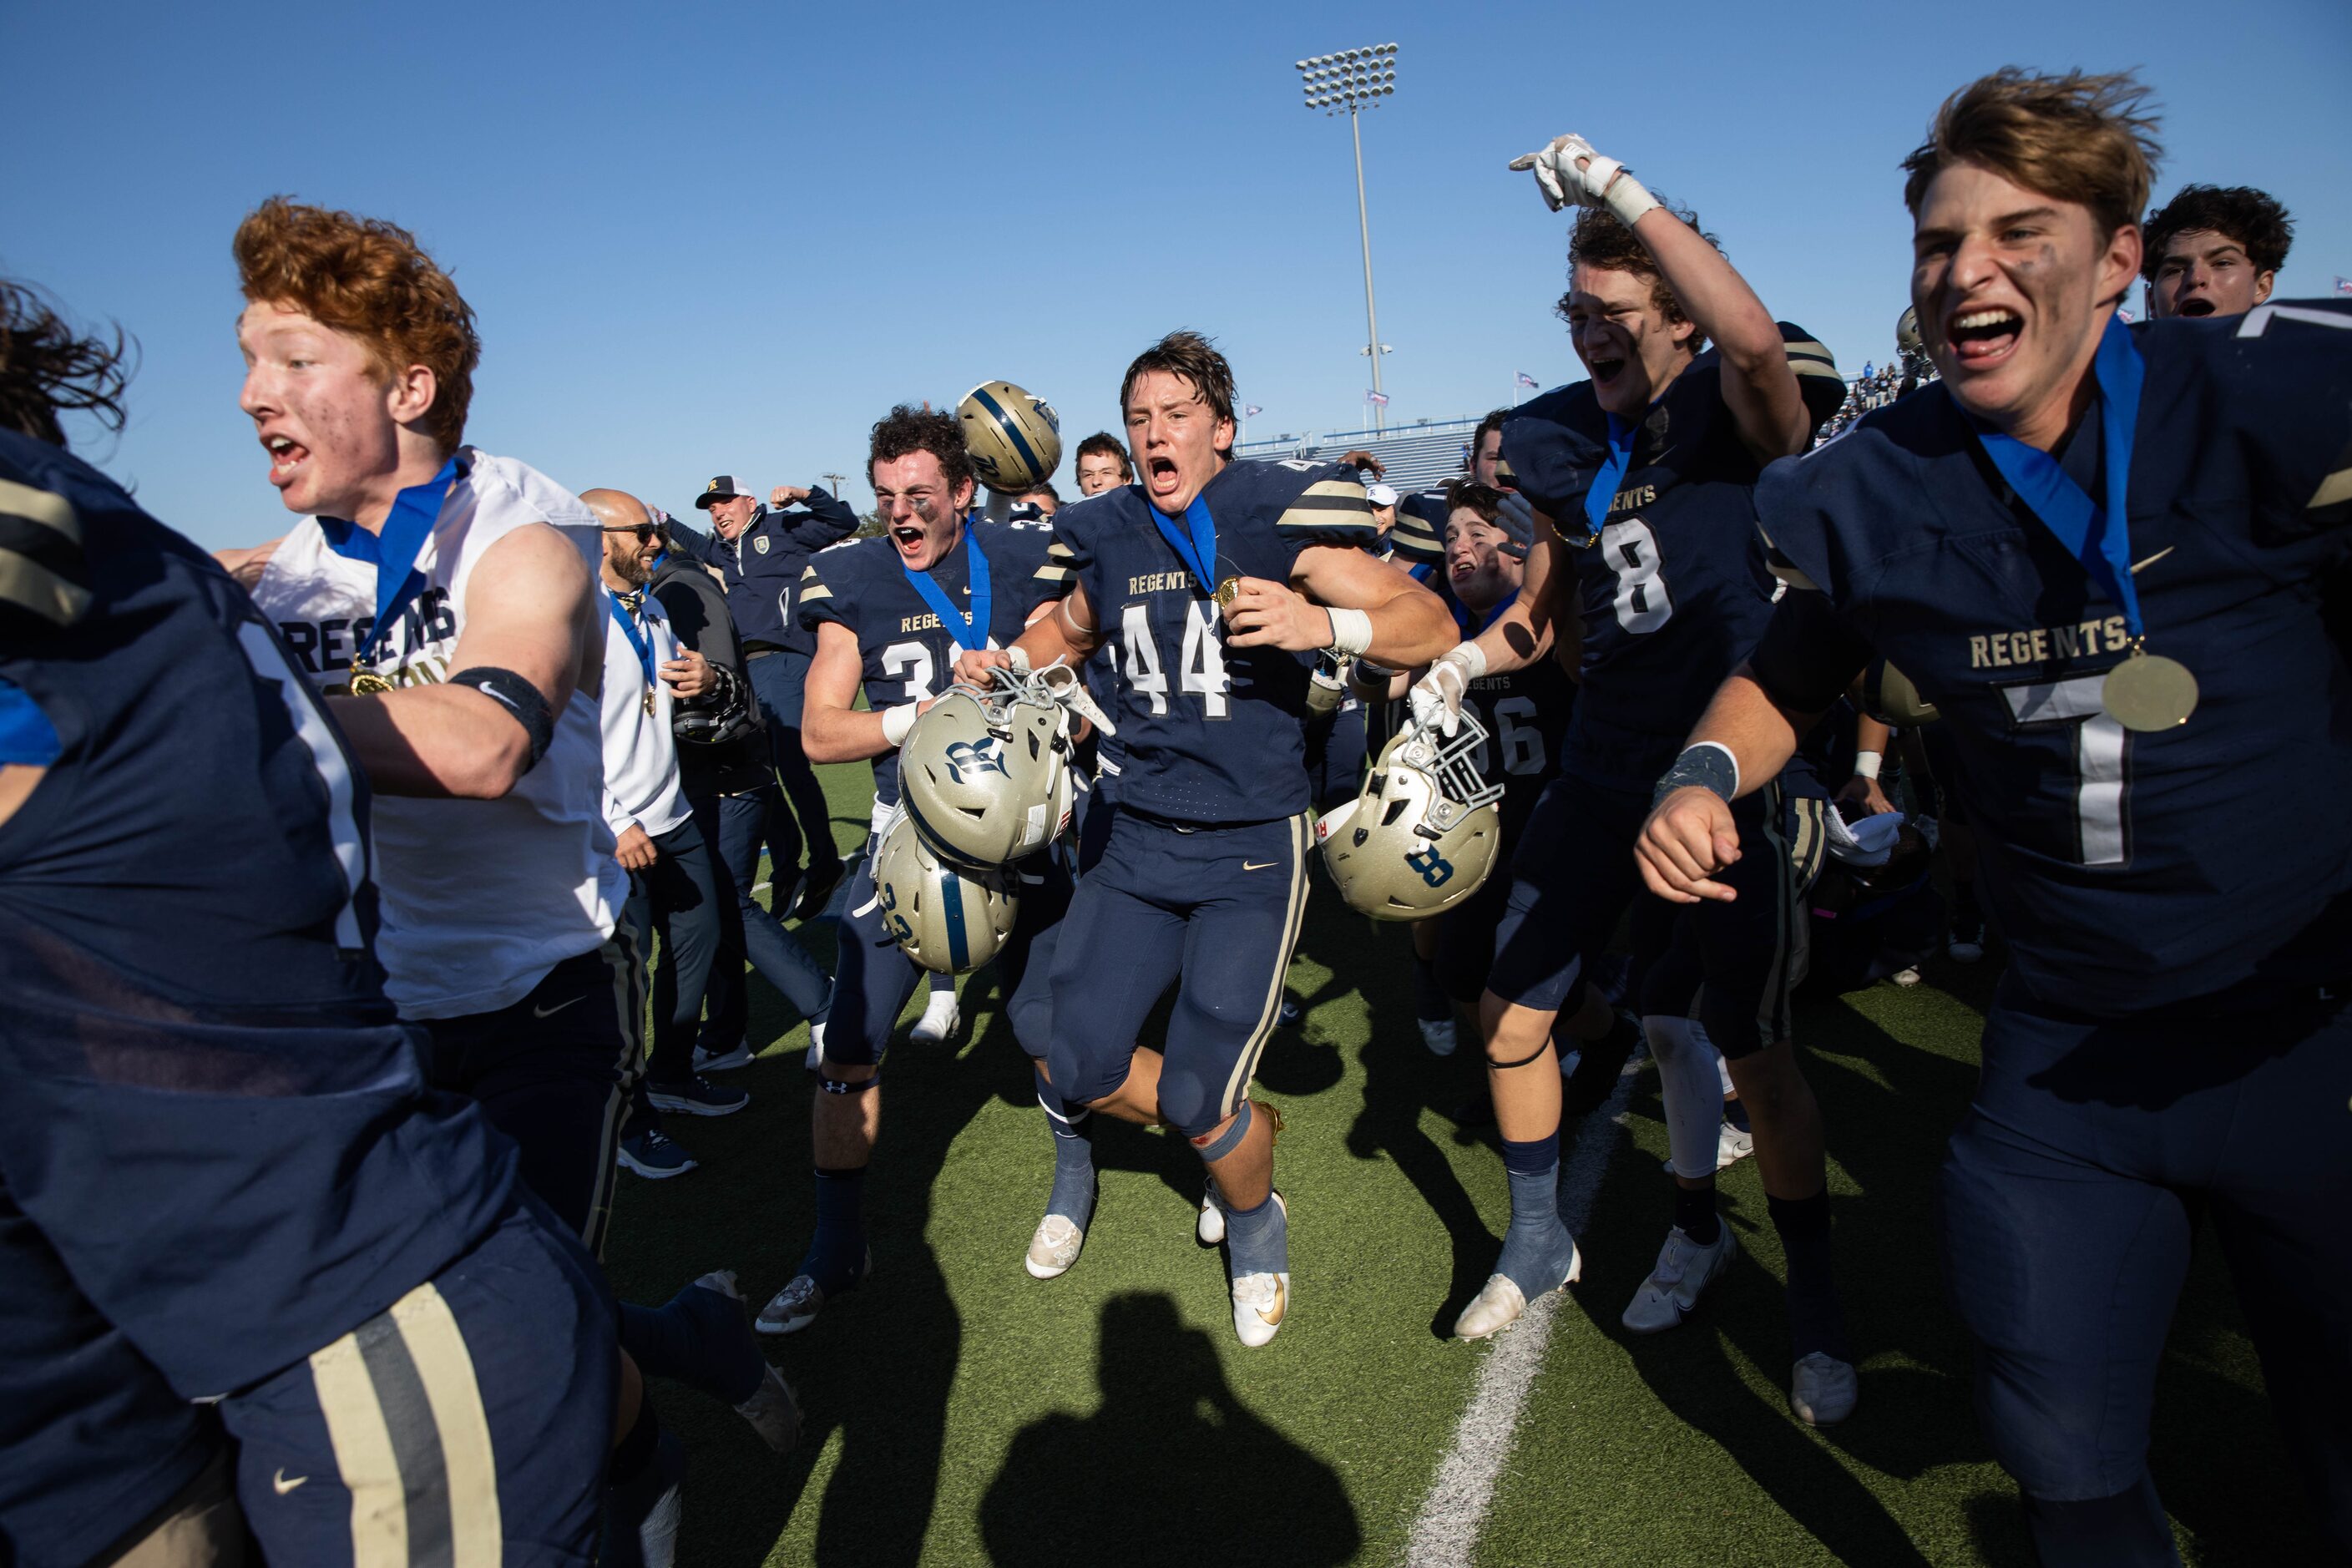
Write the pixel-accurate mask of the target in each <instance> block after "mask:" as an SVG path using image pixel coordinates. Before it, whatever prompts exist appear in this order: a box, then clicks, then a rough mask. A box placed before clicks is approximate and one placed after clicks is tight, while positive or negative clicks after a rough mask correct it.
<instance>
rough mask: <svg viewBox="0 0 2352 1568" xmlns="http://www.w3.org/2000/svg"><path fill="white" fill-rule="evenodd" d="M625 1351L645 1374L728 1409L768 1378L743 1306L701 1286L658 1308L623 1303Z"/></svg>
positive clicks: (749, 1394) (696, 1286) (745, 1397)
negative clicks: (694, 1391) (696, 1392)
mask: <svg viewBox="0 0 2352 1568" xmlns="http://www.w3.org/2000/svg"><path fill="white" fill-rule="evenodd" d="M621 1348H622V1349H623V1350H625V1351H627V1352H629V1354H630V1355H631V1356H632V1357H634V1358H635V1361H636V1363H637V1370H638V1371H640V1372H642V1373H645V1374H646V1376H648V1377H674V1378H676V1379H677V1380H678V1381H679V1382H680V1383H684V1384H691V1385H692V1386H694V1387H696V1388H698V1389H700V1390H702V1392H703V1393H705V1394H709V1395H710V1396H711V1397H712V1398H714V1399H717V1400H720V1401H722V1402H724V1403H726V1404H728V1405H740V1404H742V1403H743V1402H744V1401H745V1400H747V1399H749V1398H751V1395H753V1394H757V1393H759V1392H760V1382H761V1379H762V1378H764V1377H766V1376H767V1375H768V1362H767V1358H766V1357H765V1356H763V1355H761V1353H760V1344H759V1342H758V1341H757V1340H756V1339H754V1338H753V1337H752V1334H751V1321H750V1320H748V1319H747V1318H745V1316H744V1315H743V1303H741V1302H740V1301H738V1300H735V1299H734V1298H732V1297H730V1296H728V1295H725V1294H722V1293H721V1292H719V1291H717V1290H713V1289H709V1288H708V1287H706V1286H702V1285H688V1287H687V1288H686V1289H683V1290H680V1291H679V1292H678V1293H677V1295H675V1296H673V1297H671V1298H670V1299H669V1300H668V1302H667V1304H666V1305H663V1306H659V1307H644V1306H639V1305H638V1304H637V1303H636V1302H635V1301H624V1302H622V1303H621Z"/></svg>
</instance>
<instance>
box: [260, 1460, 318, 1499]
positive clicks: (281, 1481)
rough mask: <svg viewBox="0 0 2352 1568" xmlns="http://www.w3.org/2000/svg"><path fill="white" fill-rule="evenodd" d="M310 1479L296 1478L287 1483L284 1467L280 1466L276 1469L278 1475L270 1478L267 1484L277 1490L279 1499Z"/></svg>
mask: <svg viewBox="0 0 2352 1568" xmlns="http://www.w3.org/2000/svg"><path fill="white" fill-rule="evenodd" d="M309 1479H310V1477H308V1476H296V1477H295V1478H294V1479H292V1480H290V1481H289V1480H288V1479H286V1469H285V1467H284V1466H282V1465H281V1466H279V1467H278V1474H277V1475H275V1476H273V1477H271V1478H270V1481H269V1484H270V1486H272V1487H273V1488H275V1489H277V1492H278V1496H279V1497H284V1496H285V1495H286V1494H287V1493H288V1492H290V1491H292V1490H293V1489H295V1488H296V1487H299V1486H300V1485H301V1484H302V1483H303V1482H304V1481H307V1480H309Z"/></svg>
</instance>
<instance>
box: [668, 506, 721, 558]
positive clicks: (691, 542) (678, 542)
mask: <svg viewBox="0 0 2352 1568" xmlns="http://www.w3.org/2000/svg"><path fill="white" fill-rule="evenodd" d="M665 532H666V533H667V535H668V537H669V547H670V548H671V549H672V550H675V551H677V552H678V553H679V554H680V555H683V556H685V557H686V558H687V559H688V561H693V562H697V563H700V564H702V565H705V566H708V565H709V564H710V535H709V534H707V533H705V532H703V531H701V530H700V529H698V528H695V527H692V526H690V525H688V524H687V523H683V522H680V521H678V520H677V519H676V518H674V517H673V518H671V519H670V520H669V527H668V528H667V530H665Z"/></svg>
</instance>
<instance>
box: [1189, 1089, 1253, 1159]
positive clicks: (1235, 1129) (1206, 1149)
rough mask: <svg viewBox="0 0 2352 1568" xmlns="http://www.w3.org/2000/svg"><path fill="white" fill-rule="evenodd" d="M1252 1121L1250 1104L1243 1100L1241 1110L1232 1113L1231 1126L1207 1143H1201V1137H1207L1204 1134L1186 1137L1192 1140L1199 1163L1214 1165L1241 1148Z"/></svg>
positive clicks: (1193, 1150)
mask: <svg viewBox="0 0 2352 1568" xmlns="http://www.w3.org/2000/svg"><path fill="white" fill-rule="evenodd" d="M1253 1120H1254V1113H1253V1112H1252V1111H1251V1110H1250V1102H1249V1101H1248V1100H1243V1101H1242V1108H1241V1110H1238V1111H1235V1112H1234V1120H1233V1125H1232V1126H1230V1127H1227V1128H1226V1129H1225V1130H1224V1131H1223V1132H1220V1133H1218V1134H1217V1135H1216V1137H1214V1138H1212V1139H1210V1140H1209V1142H1205V1143H1203V1142H1201V1138H1202V1137H1206V1136H1207V1134H1205V1133H1203V1134H1201V1135H1199V1136H1193V1135H1192V1134H1189V1133H1188V1134H1187V1136H1188V1137H1192V1152H1194V1153H1196V1154H1198V1155H1200V1156H1201V1163H1202V1164H1204V1165H1213V1164H1215V1163H1217V1162H1218V1161H1220V1160H1222V1159H1223V1158H1224V1157H1225V1156H1226V1155H1228V1154H1230V1153H1232V1152H1234V1150H1236V1149H1238V1148H1240V1147H1241V1146H1242V1140H1243V1139H1244V1138H1246V1137H1248V1136H1249V1130H1250V1122H1251V1121H1253Z"/></svg>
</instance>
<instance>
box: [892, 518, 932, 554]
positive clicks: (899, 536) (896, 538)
mask: <svg viewBox="0 0 2352 1568" xmlns="http://www.w3.org/2000/svg"><path fill="white" fill-rule="evenodd" d="M929 541H930V535H929V533H928V532H926V531H925V530H924V528H923V523H922V520H921V519H920V518H909V519H908V520H907V521H904V522H894V523H892V524H891V525H890V542H891V544H892V545H894V546H896V547H897V549H898V553H899V554H900V555H901V556H903V557H904V558H906V559H907V560H908V561H913V560H915V559H916V558H917V557H918V556H919V555H921V554H922V553H923V550H924V547H925V546H926V545H927V544H928V543H929Z"/></svg>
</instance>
